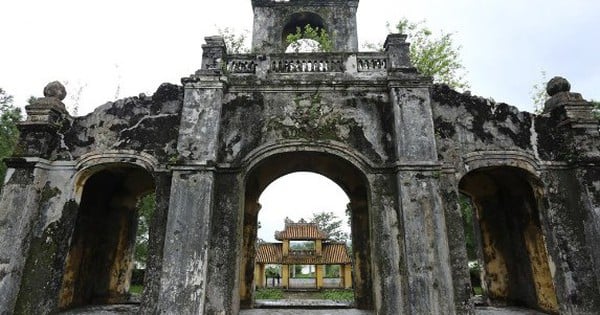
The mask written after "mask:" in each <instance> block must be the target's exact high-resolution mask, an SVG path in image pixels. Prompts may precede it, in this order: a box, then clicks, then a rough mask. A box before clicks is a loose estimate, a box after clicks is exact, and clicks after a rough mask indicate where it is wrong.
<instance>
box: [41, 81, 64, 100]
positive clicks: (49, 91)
mask: <svg viewBox="0 0 600 315" xmlns="http://www.w3.org/2000/svg"><path fill="white" fill-rule="evenodd" d="M44 96H45V97H54V98H57V99H59V100H61V101H62V100H64V99H65V97H66V96H67V91H66V90H65V86H64V85H62V83H60V82H58V81H52V82H50V83H48V84H47V85H46V87H45V88H44Z"/></svg>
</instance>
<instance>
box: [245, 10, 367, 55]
mask: <svg viewBox="0 0 600 315" xmlns="http://www.w3.org/2000/svg"><path fill="white" fill-rule="evenodd" d="M357 8H358V1H357V0H327V1H314V0H288V1H281V0H252V9H253V11H254V25H253V31H252V50H253V51H255V52H257V53H262V54H269V53H283V52H285V50H286V47H287V43H286V37H287V36H288V35H289V34H294V33H296V30H297V28H300V29H304V28H305V27H306V26H307V25H310V26H311V27H312V28H314V29H317V28H318V29H319V30H324V31H326V32H327V34H328V36H329V39H330V40H331V46H332V47H331V51H340V52H356V51H358V38H357V30H356V9H357Z"/></svg>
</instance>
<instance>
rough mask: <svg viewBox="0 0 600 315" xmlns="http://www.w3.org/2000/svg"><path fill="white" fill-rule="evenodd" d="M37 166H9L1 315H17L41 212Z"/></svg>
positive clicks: (2, 209) (2, 226)
mask: <svg viewBox="0 0 600 315" xmlns="http://www.w3.org/2000/svg"><path fill="white" fill-rule="evenodd" d="M15 162H16V161H15ZM34 164H35V163H33V162H31V163H27V162H24V161H21V162H20V163H18V164H16V163H12V162H11V161H10V160H9V161H8V163H7V166H8V169H7V175H6V177H7V181H6V184H5V185H4V187H3V188H2V190H1V193H2V195H0V261H1V262H2V264H0V314H12V313H13V309H14V307H15V303H16V300H17V294H18V293H19V287H20V284H21V276H22V274H23V268H24V266H25V260H26V258H27V254H28V250H29V245H30V241H31V231H32V228H33V225H34V223H35V219H36V217H37V213H38V199H39V194H38V183H37V180H39V178H36V177H35V176H34V172H35V168H34Z"/></svg>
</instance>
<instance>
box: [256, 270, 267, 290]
mask: <svg viewBox="0 0 600 315" xmlns="http://www.w3.org/2000/svg"><path fill="white" fill-rule="evenodd" d="M254 280H255V281H254V283H255V285H256V288H264V287H265V281H266V278H265V265H264V264H255V265H254Z"/></svg>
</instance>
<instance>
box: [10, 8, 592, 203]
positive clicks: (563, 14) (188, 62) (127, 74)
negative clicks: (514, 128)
mask: <svg viewBox="0 0 600 315" xmlns="http://www.w3.org/2000/svg"><path fill="white" fill-rule="evenodd" d="M250 3H251V1H250V0H220V1H206V0H170V1H164V0H161V1H154V0H103V1H82V0H53V1H47V0H37V1H34V0H18V1H17V0H15V1H10V0H3V1H1V2H0V30H2V33H1V37H0V44H1V47H2V48H1V49H0V87H2V88H4V89H5V90H6V91H7V93H9V94H12V95H14V96H15V103H16V105H19V106H23V105H25V102H26V100H27V98H28V97H29V96H32V95H33V96H42V89H43V87H44V86H45V85H46V83H48V82H50V81H53V80H59V81H63V82H68V83H67V92H68V93H70V95H71V96H73V95H76V94H77V93H76V90H79V89H81V93H79V95H80V99H79V102H80V109H79V114H86V113H88V112H90V111H92V110H93V109H94V108H95V107H97V106H99V105H102V104H104V103H105V102H106V101H112V100H114V99H115V98H116V97H119V98H121V97H126V96H133V95H138V94H139V93H141V92H143V93H146V94H152V92H154V91H155V90H156V88H157V87H158V86H159V85H160V84H161V83H162V82H171V83H177V84H179V83H180V78H181V77H184V76H187V75H189V74H191V73H193V72H194V71H195V70H197V69H198V68H199V67H200V60H201V54H202V51H201V45H202V44H203V42H204V40H203V38H204V37H205V36H209V35H214V34H216V29H217V27H231V28H234V29H235V30H237V31H243V30H250V29H251V27H252V8H251V5H250ZM402 16H404V17H407V18H409V19H410V20H413V21H419V20H426V22H427V25H428V26H429V27H430V28H431V29H432V30H433V31H434V32H436V31H440V30H443V31H444V32H450V33H454V40H455V42H456V43H457V44H460V45H461V46H462V50H461V56H462V61H463V64H464V66H465V68H466V69H467V71H468V74H467V76H466V78H467V79H468V81H469V82H470V84H471V89H470V90H471V91H472V93H473V94H475V95H480V96H483V97H492V98H493V99H495V100H496V101H502V102H506V103H509V104H511V105H515V106H517V107H519V108H520V109H521V110H527V111H532V110H533V107H532V104H531V103H532V102H531V100H530V92H531V87H532V85H533V84H535V83H538V82H539V81H540V80H541V75H540V71H542V70H544V71H546V72H547V73H548V77H552V76H554V75H561V76H564V77H566V78H567V79H568V80H569V81H570V82H571V86H572V90H573V91H575V92H580V93H582V94H583V96H584V97H585V98H587V99H596V100H599V99H600V57H599V56H600V1H597V0H568V1H566V0H470V1H469V0H455V1H448V0H362V1H360V4H359V8H358V28H359V29H358V31H359V41H360V42H361V43H362V42H365V41H371V42H381V41H383V40H384V39H385V36H386V34H387V30H386V27H385V22H386V21H391V22H394V21H397V20H398V19H399V18H400V17H402ZM74 101H75V100H74V99H72V98H69V96H68V97H67V99H66V100H65V103H66V104H67V106H68V107H69V106H72V103H73V102H74ZM300 186H302V185H300ZM305 186H313V185H312V184H307V185H305ZM315 199H319V198H315ZM321 199H326V198H321ZM340 203H344V201H342V200H341V199H340ZM325 206H327V205H324V206H322V207H320V208H323V209H325ZM311 207H317V206H315V205H312V206H311ZM343 207H345V203H344V205H343Z"/></svg>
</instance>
